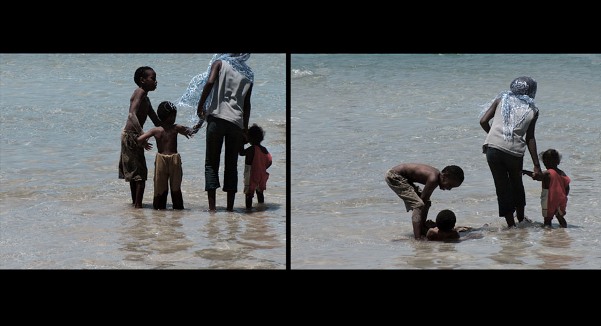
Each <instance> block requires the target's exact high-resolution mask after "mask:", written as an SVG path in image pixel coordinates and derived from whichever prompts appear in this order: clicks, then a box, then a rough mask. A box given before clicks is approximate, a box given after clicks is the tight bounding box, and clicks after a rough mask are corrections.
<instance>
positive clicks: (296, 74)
mask: <svg viewBox="0 0 601 326" xmlns="http://www.w3.org/2000/svg"><path fill="white" fill-rule="evenodd" d="M307 76H313V72H312V71H311V70H302V69H292V78H303V77H307Z"/></svg>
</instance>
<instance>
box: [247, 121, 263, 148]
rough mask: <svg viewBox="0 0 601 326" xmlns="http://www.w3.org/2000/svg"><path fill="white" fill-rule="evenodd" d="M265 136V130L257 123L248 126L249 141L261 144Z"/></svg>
mask: <svg viewBox="0 0 601 326" xmlns="http://www.w3.org/2000/svg"><path fill="white" fill-rule="evenodd" d="M263 138H265V131H264V130H263V128H261V127H259V126H258V125H257V124H256V123H253V125H252V126H251V127H250V128H248V142H249V143H251V144H253V145H259V144H261V142H262V141H263Z"/></svg>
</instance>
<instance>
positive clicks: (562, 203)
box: [522, 149, 570, 228]
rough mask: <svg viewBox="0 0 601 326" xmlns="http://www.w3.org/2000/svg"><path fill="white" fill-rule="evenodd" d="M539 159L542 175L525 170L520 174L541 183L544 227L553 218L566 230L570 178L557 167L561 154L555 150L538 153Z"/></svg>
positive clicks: (549, 223) (548, 224) (549, 224)
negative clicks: (543, 166)
mask: <svg viewBox="0 0 601 326" xmlns="http://www.w3.org/2000/svg"><path fill="white" fill-rule="evenodd" d="M540 157H541V160H542V161H543V164H544V165H545V168H546V170H545V171H543V173H542V174H537V175H535V174H533V173H532V172H531V171H526V170H522V173H523V174H527V175H528V176H530V177H531V178H532V179H533V180H537V181H542V190H541V195H540V200H541V202H540V203H541V208H542V213H543V218H544V225H545V226H551V221H552V220H553V217H554V216H555V217H557V221H559V225H561V227H562V228H566V227H568V223H567V222H566V220H565V218H564V216H565V215H566V206H567V204H568V194H569V193H570V177H568V176H567V175H566V173H565V172H563V171H562V170H560V169H559V168H558V167H557V166H558V165H559V162H560V161H561V154H559V152H558V151H557V150H555V149H548V150H546V151H544V152H542V153H540Z"/></svg>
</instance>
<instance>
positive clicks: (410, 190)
mask: <svg viewBox="0 0 601 326" xmlns="http://www.w3.org/2000/svg"><path fill="white" fill-rule="evenodd" d="M463 178H464V176H463V170H462V169H461V168H460V167H458V166H456V165H449V166H446V167H445V168H443V169H442V171H439V170H438V169H436V168H435V167H432V166H430V165H427V164H421V163H404V164H399V165H397V166H395V167H393V168H391V169H390V170H388V171H387V172H386V176H385V178H384V179H385V180H386V183H387V184H388V186H389V187H390V188H391V189H392V190H393V191H394V192H395V193H396V194H397V196H399V197H400V198H401V199H402V200H403V201H404V202H405V208H406V209H407V212H408V211H410V210H413V213H412V215H411V222H412V224H413V236H414V237H415V239H421V238H422V237H423V236H426V232H427V230H428V227H427V226H426V218H427V217H428V210H429V209H430V206H431V204H432V203H431V201H430V196H431V195H432V192H433V191H434V190H435V189H436V188H437V187H439V188H440V189H442V190H451V189H453V188H456V187H459V186H460V185H461V183H463ZM415 183H421V184H423V185H424V189H423V191H422V190H420V188H419V186H417V185H415Z"/></svg>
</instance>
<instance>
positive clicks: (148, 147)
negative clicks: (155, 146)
mask: <svg viewBox="0 0 601 326" xmlns="http://www.w3.org/2000/svg"><path fill="white" fill-rule="evenodd" d="M156 130H157V128H156V127H155V128H150V130H148V131H147V132H145V133H143V134H142V135H140V136H139V137H138V138H137V141H138V144H140V145H142V146H144V148H145V149H146V150H147V151H149V150H151V149H152V144H151V143H149V142H148V141H147V140H148V138H150V137H152V136H154V134H155V132H156Z"/></svg>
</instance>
